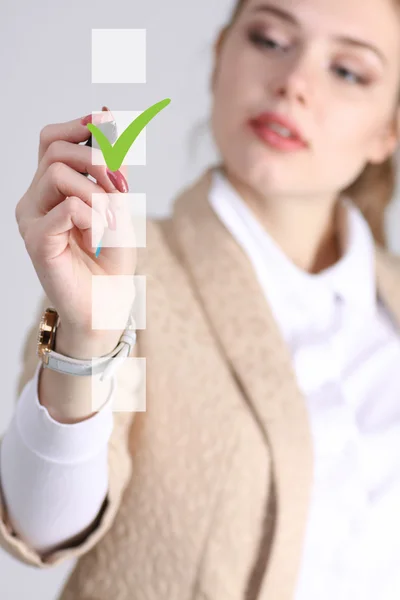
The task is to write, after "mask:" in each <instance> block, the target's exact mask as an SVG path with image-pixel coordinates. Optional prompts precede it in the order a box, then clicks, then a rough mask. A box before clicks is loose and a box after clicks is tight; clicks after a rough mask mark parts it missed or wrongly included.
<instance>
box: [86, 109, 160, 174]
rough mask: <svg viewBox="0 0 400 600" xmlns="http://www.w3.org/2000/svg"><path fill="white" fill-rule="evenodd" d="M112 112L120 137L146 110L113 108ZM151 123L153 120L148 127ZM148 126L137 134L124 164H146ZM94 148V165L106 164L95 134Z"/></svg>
mask: <svg viewBox="0 0 400 600" xmlns="http://www.w3.org/2000/svg"><path fill="white" fill-rule="evenodd" d="M149 107H150V105H149V106H148V107H146V109H147V108H149ZM146 109H145V110H146ZM101 112H102V111H93V112H92V114H93V115H98V114H100V113H101ZM111 112H112V115H113V117H114V119H115V122H116V125H117V137H118V138H119V137H120V135H121V134H122V133H123V132H124V131H125V129H126V128H127V127H129V125H130V124H131V123H132V121H134V120H135V119H136V118H137V117H138V116H139V115H141V114H142V113H143V112H144V110H112V111H111ZM94 119H95V117H94ZM154 119H155V120H156V119H157V115H156V116H155V117H154ZM151 123H152V121H150V122H149V123H148V124H147V125H146V127H148V125H151ZM146 127H144V128H143V129H142V130H141V132H140V133H139V135H138V136H137V138H136V139H135V141H134V142H133V144H132V145H131V147H130V148H129V150H128V152H127V153H126V155H125V158H124V160H123V161H122V164H123V165H127V166H130V165H132V166H143V165H146ZM106 137H107V136H106ZM107 139H110V138H108V137H107ZM114 144H115V142H114ZM114 144H112V146H114ZM93 149H95V151H94V152H93V151H92V152H91V155H92V165H105V164H106V161H105V160H104V156H103V153H102V152H101V151H100V146H99V144H98V142H97V140H96V138H95V136H93V137H92V150H93Z"/></svg>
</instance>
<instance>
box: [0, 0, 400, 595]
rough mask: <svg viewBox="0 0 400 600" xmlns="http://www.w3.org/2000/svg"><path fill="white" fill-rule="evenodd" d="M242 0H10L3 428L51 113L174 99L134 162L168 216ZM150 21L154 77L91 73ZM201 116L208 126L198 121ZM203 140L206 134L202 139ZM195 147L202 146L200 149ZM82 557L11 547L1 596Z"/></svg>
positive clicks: (3, 6) (132, 171)
mask: <svg viewBox="0 0 400 600" xmlns="http://www.w3.org/2000/svg"><path fill="white" fill-rule="evenodd" d="M232 2H233V0H218V2H215V0H202V1H201V2H194V1H193V0H192V1H188V0H168V2H166V1H162V0H145V1H141V2H138V1H137V0H129V1H128V0H114V1H113V2H105V1H104V0H96V1H94V0H80V1H79V2H78V1H77V0H68V2H67V1H64V2H61V1H60V0H52V1H50V0H38V1H35V2H30V1H28V0H25V1H24V2H23V1H12V0H3V1H2V2H1V3H0V33H1V35H0V48H1V51H0V61H1V65H0V66H1V71H0V72H1V87H0V89H1V96H0V98H1V135H2V142H3V144H4V143H6V144H7V146H6V148H4V147H0V153H1V155H0V158H1V163H0V164H1V167H0V169H1V175H2V182H3V183H2V185H3V189H2V193H1V200H0V202H1V206H2V229H3V231H2V235H1V238H0V239H1V242H0V244H1V247H0V249H1V254H0V257H1V258H0V260H1V268H2V272H3V279H2V281H3V284H2V294H1V299H2V300H1V301H2V306H1V309H2V311H1V312H2V320H3V327H2V343H1V345H0V352H1V365H2V366H3V372H2V392H1V396H2V402H1V403H0V435H1V434H2V433H3V432H4V431H5V429H6V428H7V426H8V423H9V421H10V419H11V416H12V413H13V411H14V406H15V402H16V400H17V398H16V391H15V390H16V382H17V376H18V374H19V371H20V368H21V352H22V346H23V343H24V341H25V339H24V338H25V335H26V332H27V329H28V327H30V326H31V325H32V323H33V319H34V316H35V314H36V311H37V307H38V301H39V298H40V296H41V294H42V289H41V286H40V283H39V280H38V278H37V275H36V272H35V270H34V268H33V266H32V263H31V261H30V258H29V256H28V254H27V253H26V250H25V246H24V243H23V240H22V238H21V237H20V236H19V232H18V227H17V224H16V221H15V216H14V210H15V205H16V203H17V202H18V200H19V199H20V198H21V196H22V195H23V194H24V192H25V191H26V189H27V187H28V186H29V184H30V182H31V180H32V177H33V175H34V173H35V170H36V168H37V152H38V143H39V133H40V130H41V129H42V127H44V125H46V124H48V123H56V122H61V121H67V120H70V119H73V118H77V117H80V116H83V115H85V114H88V113H90V112H91V111H92V110H93V111H96V110H101V107H102V106H103V105H106V106H109V107H110V109H111V111H112V110H113V109H114V110H116V111H117V110H121V111H123V110H139V111H141V110H144V109H146V108H147V107H148V106H150V105H152V104H154V103H155V102H157V101H159V100H160V99H162V98H166V97H169V98H171V100H172V102H171V104H170V105H169V106H168V107H167V109H165V110H164V111H162V112H161V113H160V115H158V116H157V119H156V126H154V127H148V128H147V133H146V136H147V140H146V142H147V164H146V166H131V167H129V184H130V190H131V191H132V192H144V193H146V195H147V213H148V214H149V216H152V215H166V214H168V213H169V211H170V207H171V204H172V202H173V200H174V197H175V196H176V194H177V193H178V192H179V190H180V189H181V188H182V187H183V186H184V185H186V184H187V183H189V182H190V181H191V180H192V179H193V178H194V177H196V176H197V175H198V174H200V173H201V171H202V170H203V169H204V168H205V167H206V166H207V165H208V164H209V163H210V162H213V161H214V160H215V158H216V157H217V154H216V149H215V147H214V145H213V143H212V138H211V136H210V134H209V132H207V129H206V128H205V127H203V126H202V125H201V124H202V123H203V124H204V123H206V121H207V119H208V116H209V110H210V99H211V98H210V92H209V77H210V71H211V65H212V43H213V42H214V38H215V36H216V34H217V31H218V29H219V27H220V26H221V25H222V24H223V23H224V21H225V18H226V17H227V16H228V14H229V11H230V9H231V7H232ZM97 28H132V29H134V28H145V29H146V30H147V82H146V83H145V84H92V83H91V29H97ZM198 124H200V128H199V129H198V134H197V135H196V134H195V132H196V130H197V125H198ZM196 140H197V141H196ZM191 149H193V150H195V152H193V153H192V154H191V153H190V150H191ZM395 196H396V200H395V202H394V203H393V206H392V207H391V209H390V210H389V211H388V213H387V226H388V232H389V235H390V246H391V249H393V250H394V251H395V252H398V253H400V243H399V241H400V240H399V238H400V236H399V233H400V228H399V223H400V201H399V199H398V197H397V196H398V194H397V193H396V194H395ZM73 566H74V562H69V563H65V564H63V565H60V566H59V567H54V568H53V569H49V570H37V569H35V568H32V567H29V566H25V565H22V564H20V563H19V562H18V561H17V560H15V559H14V558H12V557H10V556H8V555H7V554H6V553H5V552H4V551H2V550H1V549H0V582H1V583H0V597H1V598H4V600H25V599H26V598H29V599H34V600H35V599H36V598H38V599H39V598H40V600H51V599H54V598H56V597H57V595H58V591H59V589H60V587H61V585H62V582H63V581H64V580H65V578H66V577H67V575H68V573H69V572H70V570H71V569H72V567H73Z"/></svg>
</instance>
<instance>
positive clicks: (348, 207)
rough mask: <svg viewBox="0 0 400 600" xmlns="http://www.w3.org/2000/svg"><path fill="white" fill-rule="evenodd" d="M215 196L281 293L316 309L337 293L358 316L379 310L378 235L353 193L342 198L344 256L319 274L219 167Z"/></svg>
mask: <svg viewBox="0 0 400 600" xmlns="http://www.w3.org/2000/svg"><path fill="white" fill-rule="evenodd" d="M209 201H210V204H211V206H212V207H213V208H214V210H215V212H216V213H217V214H218V216H219V218H220V219H221V220H222V222H223V223H224V224H225V226H226V227H227V228H228V230H229V231H230V232H231V233H232V235H233V236H234V237H235V239H236V240H237V241H238V243H239V244H240V245H241V246H242V248H243V249H244V251H245V252H246V253H247V254H248V256H249V258H250V260H251V261H252V263H253V266H254V267H255V269H256V272H257V274H258V275H259V276H261V278H262V280H263V281H264V282H265V281H268V282H269V284H268V285H269V289H270V290H271V291H272V290H274V293H275V296H276V295H277V294H280V295H281V297H282V298H283V297H285V300H286V301H290V300H291V302H296V303H298V304H301V305H303V308H305V309H308V310H311V311H312V310H313V309H314V307H317V306H319V307H321V305H322V304H323V303H325V304H326V303H327V302H332V299H334V297H335V294H336V295H338V296H339V297H340V298H341V300H342V301H343V302H344V303H345V304H346V305H347V306H349V307H353V308H355V309H356V310H357V314H358V315H360V312H362V313H368V314H372V313H374V312H375V311H376V308H377V304H376V281H375V263H374V241H373V236H372V233H371V231H370V228H369V225H368V223H367V222H366V220H365V218H364V216H363V214H362V213H361V211H360V209H359V208H358V207H357V206H356V205H355V204H354V203H353V202H352V200H351V198H350V197H348V196H344V195H342V196H341V197H340V198H339V202H340V205H339V221H338V223H339V228H340V229H339V231H340V236H341V246H342V256H341V258H340V259H339V260H338V261H337V262H336V263H335V264H334V265H332V266H330V267H328V268H327V269H324V270H323V271H322V272H320V273H317V274H311V273H307V272H306V271H304V270H302V269H300V268H299V267H298V266H297V265H295V264H294V263H293V262H292V261H291V260H290V259H289V258H288V257H287V256H286V254H285V253H284V252H283V251H282V249H281V248H280V246H279V245H278V244H277V243H276V242H275V240H274V239H273V238H272V237H271V236H270V235H269V234H268V232H267V231H266V230H265V229H264V228H263V227H262V225H261V223H260V222H259V221H258V220H257V218H256V217H255V215H254V214H253V213H252V211H251V210H250V208H249V207H248V206H247V204H246V203H245V202H244V201H243V199H242V198H241V197H240V195H239V194H238V192H237V191H236V189H235V188H234V187H233V186H232V185H231V183H230V182H229V181H228V179H227V178H226V177H225V175H224V173H223V172H222V170H221V169H220V168H218V167H216V168H215V169H214V170H213V180H212V185H211V188H210V193H209Z"/></svg>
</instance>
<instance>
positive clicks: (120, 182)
mask: <svg viewBox="0 0 400 600" xmlns="http://www.w3.org/2000/svg"><path fill="white" fill-rule="evenodd" d="M107 175H108V178H109V180H110V181H111V183H112V184H113V185H114V186H115V187H116V188H117V190H118V191H119V192H122V193H125V192H129V186H128V182H127V181H126V179H125V177H124V176H123V175H122V173H121V171H110V169H107Z"/></svg>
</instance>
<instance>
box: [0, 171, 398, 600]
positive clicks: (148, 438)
mask: <svg viewBox="0 0 400 600" xmlns="http://www.w3.org/2000/svg"><path fill="white" fill-rule="evenodd" d="M210 181H211V171H210V169H209V170H207V171H206V172H205V173H204V174H203V175H202V176H201V177H200V178H199V180H197V181H195V182H194V183H193V185H191V186H189V187H187V188H186V189H185V190H183V191H182V193H181V194H180V195H179V196H178V197H177V198H176V199H175V202H174V206H173V214H172V216H171V218H167V219H163V220H159V221H157V220H149V221H148V223H147V247H146V248H145V249H142V250H143V252H142V251H141V252H139V254H140V260H139V265H138V271H137V272H138V274H145V275H146V277H147V286H146V292H147V294H146V329H143V330H139V331H138V343H137V344H136V346H135V352H137V353H138V356H143V357H145V358H146V381H145V385H146V400H147V402H146V412H144V413H135V414H133V413H122V412H121V413H116V414H115V415H114V417H115V418H114V428H113V432H112V435H111V438H110V443H109V477H110V481H109V493H108V496H107V502H106V503H105V506H104V511H103V513H102V514H101V516H100V518H99V521H98V524H97V526H96V528H95V529H94V530H93V531H92V532H91V533H90V534H89V535H88V537H87V538H86V539H85V540H84V541H83V542H80V543H78V544H77V545H76V546H75V547H74V546H73V545H71V546H70V547H68V548H65V549H62V550H59V551H57V552H54V553H52V554H50V555H48V556H40V555H38V554H37V553H36V552H34V551H32V549H31V548H29V547H28V546H27V545H26V544H25V543H24V542H23V540H20V539H18V538H17V537H13V536H12V535H11V534H10V533H9V532H8V530H7V527H6V522H7V511H6V507H5V506H4V503H3V504H2V505H1V507H0V508H1V514H0V517H1V519H0V543H1V544H2V546H3V547H5V548H6V549H7V550H8V551H9V552H10V553H13V554H14V556H17V557H18V558H19V559H21V560H23V561H25V562H27V563H28V564H32V565H36V566H38V567H41V568H46V567H49V566H50V565H51V564H56V563H59V562H60V561H63V560H65V559H66V558H71V557H76V558H79V561H78V563H77V565H76V567H75V568H74V570H73V572H72V574H71V576H70V577H69V579H68V580H67V582H66V584H65V586H64V589H63V591H62V593H61V596H60V600H76V599H77V598H79V599H81V600H109V599H110V598H113V599H114V600H133V599H135V600H167V599H168V600H171V598H173V599H174V600H183V599H195V600H200V599H202V600H204V599H205V598H208V599H209V600H210V599H215V600H217V599H218V600H221V598H224V600H243V599H244V598H245V599H246V600H255V599H256V598H258V599H259V598H261V599H262V600H267V599H268V600H270V599H271V598H274V599H279V600H289V599H292V598H293V593H294V589H295V584H296V581H297V577H298V572H299V567H300V559H301V554H302V548H303V544H304V535H305V528H306V523H307V517H308V508H309V503H310V495H311V484H312V480H313V452H312V436H311V430H310V426H309V421H308V416H307V410H306V402H305V399H304V396H303V394H302V392H301V390H300V388H299V386H298V383H297V380H296V375H295V372H294V369H293V366H292V362H291V356H290V352H289V349H288V346H287V344H286V342H285V341H284V339H283V338H282V335H281V332H280V330H279V327H278V326H277V323H276V321H275V319H274V316H273V314H272V311H271V309H270V307H269V304H268V303H267V302H266V301H265V297H264V295H263V292H262V290H261V288H260V286H259V283H258V281H257V278H256V277H255V275H254V271H253V269H252V268H251V264H250V262H249V259H248V258H247V256H246V255H245V253H244V252H243V250H242V249H241V248H240V246H239V245H238V244H237V242H236V241H235V240H234V239H233V238H232V236H231V235H230V234H229V232H228V231H227V230H226V228H225V227H224V226H223V225H222V223H221V222H220V220H219V219H218V217H217V216H216V215H215V213H214V212H213V210H212V208H211V206H210V205H209V203H208V199H207V194H208V191H209V186H210ZM375 256H376V275H377V285H378V290H379V292H380V293H381V295H382V297H383V299H384V301H385V303H386V304H387V306H388V308H389V309H390V310H391V311H392V312H393V315H394V316H395V318H396V321H397V322H399V323H400V259H399V258H398V257H396V256H393V255H391V254H389V253H387V252H385V251H383V250H382V249H380V248H378V247H376V248H375ZM44 304H46V301H45V302H44ZM40 309H42V306H41V307H40ZM39 312H41V311H39ZM38 319H39V316H38ZM38 319H37V320H36V321H35V323H34V325H33V327H32V329H31V331H30V334H29V335H28V338H27V342H26V346H25V352H24V366H23V372H22V374H21V378H20V384H19V385H20V386H21V385H22V384H23V382H24V381H25V382H26V381H28V380H29V379H30V378H31V377H32V375H33V373H34V369H35V367H36V358H35V335H36V332H37V324H38ZM117 378H118V379H117V390H116V393H117V396H119V397H120V398H121V399H123V398H124V397H125V398H126V399H127V400H129V399H130V398H131V395H132V394H135V393H136V389H137V381H136V379H135V377H134V376H133V374H131V373H130V371H129V369H127V370H121V371H120V372H119V373H118V375H117ZM21 389H22V388H21ZM21 389H20V390H19V392H20V391H21Z"/></svg>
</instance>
